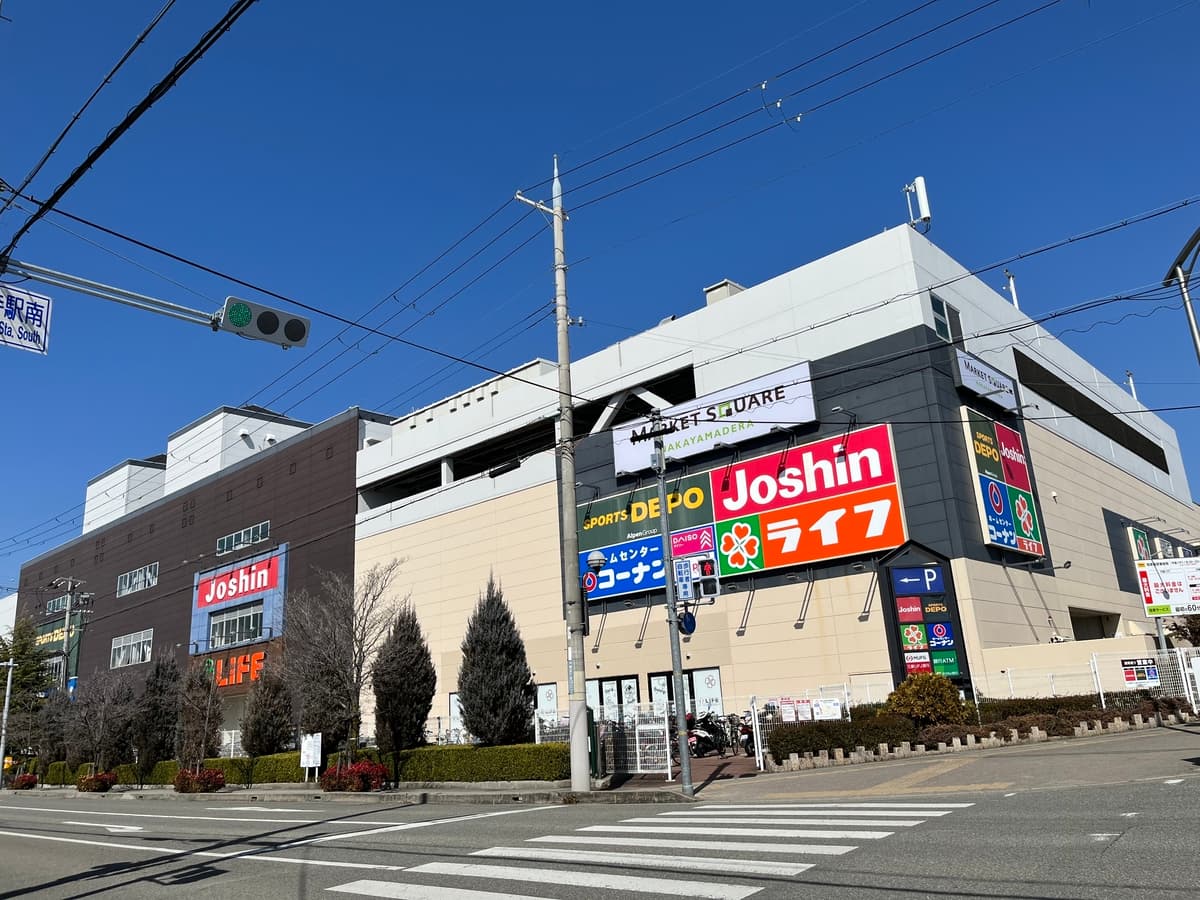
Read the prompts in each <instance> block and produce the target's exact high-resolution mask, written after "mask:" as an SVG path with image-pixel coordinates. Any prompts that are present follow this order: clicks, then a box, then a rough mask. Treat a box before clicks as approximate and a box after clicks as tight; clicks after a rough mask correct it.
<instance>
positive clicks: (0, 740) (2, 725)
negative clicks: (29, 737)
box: [0, 656, 17, 787]
mask: <svg viewBox="0 0 1200 900" xmlns="http://www.w3.org/2000/svg"><path fill="white" fill-rule="evenodd" d="M3 665H5V666H7V667H8V678H7V679H6V681H5V685H4V715H3V716H0V787H3V786H4V777H3V776H4V759H5V757H4V753H5V748H6V747H7V746H8V701H9V698H10V697H12V673H13V669H15V668H16V667H17V660H16V657H15V656H10V657H9V658H8V662H6V663H3Z"/></svg>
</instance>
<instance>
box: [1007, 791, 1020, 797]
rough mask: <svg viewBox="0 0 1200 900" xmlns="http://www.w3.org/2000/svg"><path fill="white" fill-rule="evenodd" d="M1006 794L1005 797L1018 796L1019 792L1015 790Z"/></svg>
mask: <svg viewBox="0 0 1200 900" xmlns="http://www.w3.org/2000/svg"><path fill="white" fill-rule="evenodd" d="M1004 796H1005V797H1015V796H1017V792H1016V791H1013V792H1012V793H1011V794H1005V795H1004Z"/></svg>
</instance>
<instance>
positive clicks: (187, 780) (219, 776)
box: [175, 769, 225, 794]
mask: <svg viewBox="0 0 1200 900" xmlns="http://www.w3.org/2000/svg"><path fill="white" fill-rule="evenodd" d="M223 787H225V773H224V772H222V771H220V770H219V769H201V770H200V771H199V772H193V771H191V770H190V769H180V770H179V773H178V774H177V775H176V776H175V790H176V792H178V793H180V794H207V793H211V792H212V791H219V790H220V789H221V788H223Z"/></svg>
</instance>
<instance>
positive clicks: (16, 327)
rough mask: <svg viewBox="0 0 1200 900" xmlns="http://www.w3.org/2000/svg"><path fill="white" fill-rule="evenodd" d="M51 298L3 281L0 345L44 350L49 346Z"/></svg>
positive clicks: (1, 289) (32, 350)
mask: <svg viewBox="0 0 1200 900" xmlns="http://www.w3.org/2000/svg"><path fill="white" fill-rule="evenodd" d="M51 302H52V301H51V300H50V298H49V297H45V296H43V295H42V294H33V293H30V292H29V291H22V290H20V289H19V288H15V287H13V286H12V285H8V284H0V345H3V346H5V347H15V348H16V349H18V350H28V351H30V352H31V353H41V354H42V355H43V356H45V355H46V354H47V353H48V352H49V349H50V307H51Z"/></svg>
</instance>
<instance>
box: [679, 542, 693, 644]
mask: <svg viewBox="0 0 1200 900" xmlns="http://www.w3.org/2000/svg"><path fill="white" fill-rule="evenodd" d="M675 596H676V598H677V599H679V600H691V599H692V564H691V561H690V560H686V559H677V560H675ZM690 633H691V632H685V634H690Z"/></svg>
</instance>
